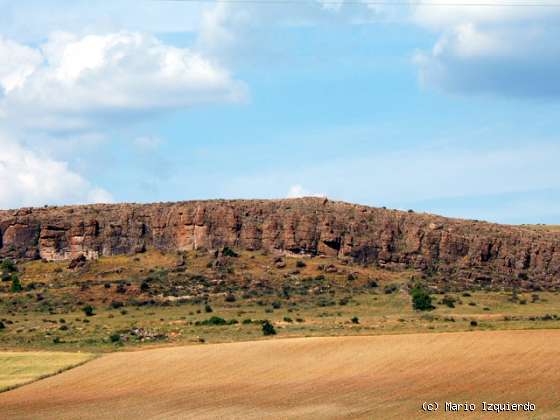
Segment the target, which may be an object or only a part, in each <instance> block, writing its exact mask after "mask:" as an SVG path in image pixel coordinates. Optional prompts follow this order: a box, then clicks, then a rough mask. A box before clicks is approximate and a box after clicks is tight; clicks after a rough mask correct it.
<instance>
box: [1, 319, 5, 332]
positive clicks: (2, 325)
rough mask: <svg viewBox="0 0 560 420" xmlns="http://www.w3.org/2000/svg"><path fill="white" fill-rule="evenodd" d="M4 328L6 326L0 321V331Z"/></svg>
mask: <svg viewBox="0 0 560 420" xmlns="http://www.w3.org/2000/svg"><path fill="white" fill-rule="evenodd" d="M5 328H6V325H4V323H3V322H2V321H0V330H3V329H5Z"/></svg>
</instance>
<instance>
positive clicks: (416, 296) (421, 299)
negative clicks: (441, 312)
mask: <svg viewBox="0 0 560 420" xmlns="http://www.w3.org/2000/svg"><path fill="white" fill-rule="evenodd" d="M410 294H411V296H412V307H413V308H414V309H416V310H417V311H431V310H432V309H434V305H432V297H431V296H430V293H429V292H428V291H427V290H426V289H425V288H424V287H422V286H421V285H416V286H415V287H414V288H413V289H412V290H411V292H410Z"/></svg>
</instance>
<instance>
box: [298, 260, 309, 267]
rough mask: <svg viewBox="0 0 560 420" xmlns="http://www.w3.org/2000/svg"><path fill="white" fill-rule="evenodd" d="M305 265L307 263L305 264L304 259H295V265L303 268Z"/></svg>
mask: <svg viewBox="0 0 560 420" xmlns="http://www.w3.org/2000/svg"><path fill="white" fill-rule="evenodd" d="M306 266H307V264H305V261H303V260H297V261H296V267H297V268H304V267H306Z"/></svg>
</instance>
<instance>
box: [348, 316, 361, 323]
mask: <svg viewBox="0 0 560 420" xmlns="http://www.w3.org/2000/svg"><path fill="white" fill-rule="evenodd" d="M350 321H352V324H359V323H360V318H358V317H357V316H354V317H352V319H351V320H350Z"/></svg>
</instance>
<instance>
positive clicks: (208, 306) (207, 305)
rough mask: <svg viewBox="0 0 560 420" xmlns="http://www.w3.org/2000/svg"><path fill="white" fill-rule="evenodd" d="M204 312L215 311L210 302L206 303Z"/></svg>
mask: <svg viewBox="0 0 560 420" xmlns="http://www.w3.org/2000/svg"><path fill="white" fill-rule="evenodd" d="M204 312H206V313H207V314H209V313H212V312H214V310H213V309H212V307H211V306H210V305H209V304H206V305H204Z"/></svg>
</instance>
